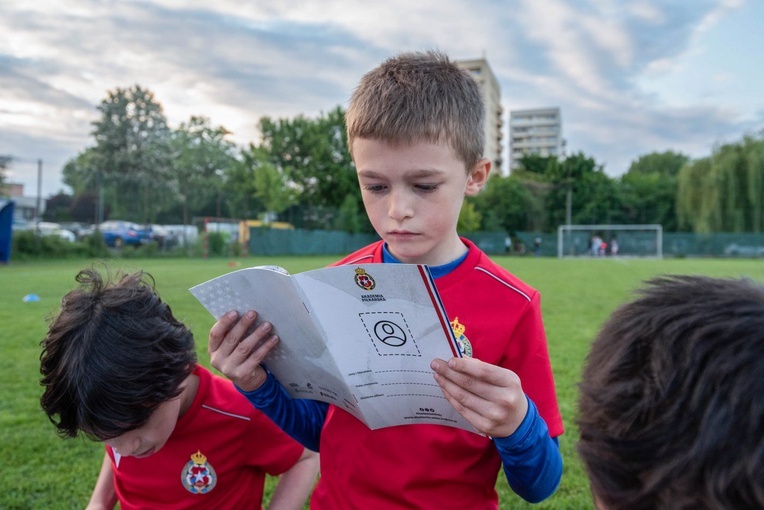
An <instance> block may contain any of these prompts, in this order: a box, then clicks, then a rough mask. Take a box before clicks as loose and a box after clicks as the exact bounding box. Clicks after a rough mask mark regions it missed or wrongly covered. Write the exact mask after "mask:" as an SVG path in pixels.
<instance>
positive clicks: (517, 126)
mask: <svg viewBox="0 0 764 510" xmlns="http://www.w3.org/2000/svg"><path fill="white" fill-rule="evenodd" d="M564 152H565V140H564V139H563V138H562V117H561V116H560V109H559V108H534V109H532V110H512V111H510V112H509V168H510V171H512V170H514V169H515V168H517V167H518V166H519V164H520V159H521V158H522V157H523V156H524V155H525V154H538V155H539V156H557V157H563V156H565V153H564Z"/></svg>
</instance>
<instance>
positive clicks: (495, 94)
mask: <svg viewBox="0 0 764 510" xmlns="http://www.w3.org/2000/svg"><path fill="white" fill-rule="evenodd" d="M456 63H457V64H459V65H460V66H461V67H463V68H465V69H467V70H468V71H469V72H470V73H472V75H473V76H474V77H475V79H476V80H477V82H478V84H479V85H480V90H481V92H482V94H483V103H485V152H484V153H483V157H486V158H488V159H490V160H491V161H492V162H493V171H494V172H496V173H503V172H502V152H503V151H504V147H503V145H502V137H503V129H502V128H503V127H504V121H503V113H504V109H503V108H502V107H501V90H500V89H499V82H498V80H496V76H494V74H493V71H491V68H490V66H489V65H488V61H486V60H485V59H484V58H480V59H475V60H457V61H456Z"/></svg>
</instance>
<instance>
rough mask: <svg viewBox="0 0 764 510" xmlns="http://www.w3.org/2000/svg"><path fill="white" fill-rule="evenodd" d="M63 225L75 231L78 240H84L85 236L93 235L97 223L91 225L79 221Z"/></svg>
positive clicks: (62, 225)
mask: <svg viewBox="0 0 764 510" xmlns="http://www.w3.org/2000/svg"><path fill="white" fill-rule="evenodd" d="M61 227H62V228H65V229H66V230H71V231H72V232H74V235H75V236H77V240H78V241H80V240H82V238H83V237H85V236H89V235H91V234H92V233H93V232H94V231H95V225H91V224H89V223H81V222H78V221H72V222H69V223H61Z"/></svg>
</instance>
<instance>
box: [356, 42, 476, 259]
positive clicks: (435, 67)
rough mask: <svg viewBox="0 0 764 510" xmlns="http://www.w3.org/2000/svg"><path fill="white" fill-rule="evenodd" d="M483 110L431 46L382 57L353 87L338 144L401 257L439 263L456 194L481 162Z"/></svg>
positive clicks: (470, 184)
mask: <svg viewBox="0 0 764 510" xmlns="http://www.w3.org/2000/svg"><path fill="white" fill-rule="evenodd" d="M484 118H485V108H484V105H483V101H482V97H481V93H480V88H479V86H478V84H477V82H476V80H475V79H474V78H473V77H472V75H471V74H470V73H469V71H467V70H465V69H463V68H461V67H459V66H458V65H457V64H456V63H454V62H452V61H451V60H449V59H448V57H446V56H445V55H443V54H441V53H438V52H432V51H431V52H414V53H402V54H399V55H397V56H394V57H391V58H389V59H387V60H385V61H384V62H383V63H382V64H380V65H379V66H378V67H377V68H375V69H373V70H372V71H370V72H369V73H367V74H366V75H364V76H363V78H362V79H361V82H360V84H359V85H358V87H357V88H356V90H355V91H354V93H353V95H352V97H351V99H350V104H349V106H348V109H347V113H346V123H347V135H348V147H349V150H350V153H351V155H352V156H353V160H354V162H355V165H356V170H357V172H358V179H359V183H360V186H361V193H362V197H363V201H364V206H365V208H366V212H367V214H368V215H369V219H370V220H371V223H372V225H373V226H374V228H375V230H376V231H377V233H378V234H379V235H380V236H381V237H382V238H383V239H384V240H385V241H386V243H387V246H388V249H390V251H391V252H392V253H393V255H395V256H396V257H397V258H399V260H401V261H402V262H423V263H429V264H437V263H441V264H442V263H446V262H449V261H450V259H449V257H451V256H452V255H453V254H454V252H455V251H456V250H458V246H459V239H458V236H457V234H456V223H457V221H458V217H459V211H460V209H461V205H462V202H463V200H464V197H465V196H470V195H474V194H476V193H478V192H479V191H480V189H481V188H482V187H483V185H484V184H485V181H486V179H487V177H488V173H489V171H490V167H491V164H490V162H489V161H488V160H487V159H485V158H483V147H484V144H485V133H484ZM457 256H458V254H457Z"/></svg>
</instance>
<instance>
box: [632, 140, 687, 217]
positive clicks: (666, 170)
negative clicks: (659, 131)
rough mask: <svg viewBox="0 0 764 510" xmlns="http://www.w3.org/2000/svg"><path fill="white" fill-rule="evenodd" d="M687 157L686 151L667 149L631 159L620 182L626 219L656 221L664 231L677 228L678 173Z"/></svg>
mask: <svg viewBox="0 0 764 510" xmlns="http://www.w3.org/2000/svg"><path fill="white" fill-rule="evenodd" d="M688 161H689V158H688V157H687V156H685V155H684V154H680V153H677V152H672V151H666V152H653V153H650V154H645V155H643V156H640V157H639V158H638V159H636V160H635V161H634V162H632V164H631V166H630V167H629V170H628V171H627V172H626V173H625V174H624V175H623V176H622V177H621V180H620V182H619V189H620V193H621V200H622V205H623V211H624V219H625V221H626V223H638V224H656V223H657V224H660V225H663V229H664V231H668V232H675V231H677V230H678V228H679V222H678V220H677V210H676V197H677V189H678V188H677V186H678V176H679V172H680V170H681V169H682V167H683V166H684V165H686V164H687V162H688Z"/></svg>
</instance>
